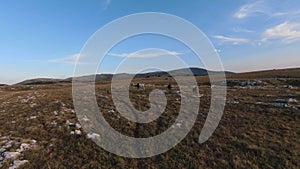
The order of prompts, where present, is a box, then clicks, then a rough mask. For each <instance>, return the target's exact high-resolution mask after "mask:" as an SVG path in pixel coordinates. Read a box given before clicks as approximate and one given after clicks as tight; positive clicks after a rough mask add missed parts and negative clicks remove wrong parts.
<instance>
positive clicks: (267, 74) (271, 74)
mask: <svg viewBox="0 0 300 169" xmlns="http://www.w3.org/2000/svg"><path fill="white" fill-rule="evenodd" d="M188 71H191V72H192V73H193V74H194V76H206V75H208V73H210V74H220V73H223V72H222V71H208V70H206V69H202V68H195V67H192V68H183V69H177V70H172V71H169V73H170V74H175V75H182V76H185V75H188ZM169 73H168V72H163V71H154V72H148V73H140V74H137V75H135V77H136V78H150V77H167V76H170V74H169ZM225 74H226V78H227V79H253V78H300V68H291V69H274V70H265V71H256V72H246V73H233V72H229V71H225ZM129 75H130V74H126V73H121V74H116V75H115V76H119V77H123V78H126V77H129ZM113 76H114V75H113V74H97V75H96V80H95V81H96V82H99V81H107V80H111V79H112V77H113ZM93 77H94V75H88V76H80V77H76V79H77V80H79V81H91V80H92V78H93ZM72 79H73V78H72V77H70V78H66V79H51V78H38V79H30V80H25V81H23V82H20V83H18V84H17V85H46V84H55V83H62V82H65V83H71V82H72Z"/></svg>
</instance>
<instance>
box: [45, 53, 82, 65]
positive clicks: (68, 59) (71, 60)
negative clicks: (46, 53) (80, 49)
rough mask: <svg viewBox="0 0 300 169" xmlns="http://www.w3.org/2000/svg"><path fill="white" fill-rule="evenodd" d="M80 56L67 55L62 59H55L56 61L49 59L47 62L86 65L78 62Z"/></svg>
mask: <svg viewBox="0 0 300 169" xmlns="http://www.w3.org/2000/svg"><path fill="white" fill-rule="evenodd" d="M81 57H82V55H81V54H80V53H77V54H73V55H68V56H65V57H62V58H57V59H51V60H48V61H49V62H54V63H63V64H72V65H75V64H88V63H83V62H78V60H79V58H81Z"/></svg>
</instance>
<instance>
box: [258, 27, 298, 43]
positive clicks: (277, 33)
mask: <svg viewBox="0 0 300 169" xmlns="http://www.w3.org/2000/svg"><path fill="white" fill-rule="evenodd" d="M269 39H279V40H282V42H284V43H290V42H293V41H296V40H300V23H289V22H284V23H281V24H279V25H276V26H274V27H272V28H269V29H267V30H266V31H265V32H264V33H263V39H262V41H263V42H265V41H267V40H269Z"/></svg>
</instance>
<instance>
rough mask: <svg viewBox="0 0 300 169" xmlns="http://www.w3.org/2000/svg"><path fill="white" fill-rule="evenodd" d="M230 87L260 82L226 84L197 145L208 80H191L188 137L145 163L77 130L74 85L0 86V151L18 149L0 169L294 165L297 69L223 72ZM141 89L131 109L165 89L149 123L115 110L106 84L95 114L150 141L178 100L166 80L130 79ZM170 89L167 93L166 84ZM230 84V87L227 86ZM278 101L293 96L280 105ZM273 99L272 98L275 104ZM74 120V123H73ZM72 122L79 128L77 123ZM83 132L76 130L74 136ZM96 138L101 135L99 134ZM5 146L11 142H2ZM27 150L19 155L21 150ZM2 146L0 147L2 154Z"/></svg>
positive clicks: (299, 94) (299, 146) (298, 163)
mask: <svg viewBox="0 0 300 169" xmlns="http://www.w3.org/2000/svg"><path fill="white" fill-rule="evenodd" d="M227 80H228V82H234V83H241V82H248V81H251V82H252V81H260V82H259V83H258V84H255V85H245V86H244V85H229V86H228V91H227V92H228V95H227V103H226V106H225V111H224V114H223V117H222V119H221V121H220V124H219V126H218V128H217V129H216V131H215V132H214V134H213V136H212V137H211V138H210V139H209V140H208V141H207V142H205V143H203V144H199V143H198V137H199V134H200V131H201V129H202V127H203V124H204V122H205V119H206V116H207V114H208V110H209V107H210V101H211V100H210V96H211V87H210V85H209V80H208V77H200V76H199V77H197V81H198V84H199V91H200V93H201V94H204V96H203V97H201V103H200V110H199V114H198V117H197V121H196V123H195V125H194V127H193V128H192V130H191V131H190V132H189V134H188V135H187V137H186V138H185V139H184V140H183V141H182V142H180V143H179V144H178V145H177V146H175V147H174V148H173V149H171V150H169V151H168V152H166V153H163V154H160V155H158V156H154V157H150V158H145V159H130V158H124V157H119V156H117V155H114V154H112V153H109V152H107V151H105V150H104V149H102V148H100V147H99V146H97V145H96V144H95V143H94V142H93V141H92V140H91V139H89V138H88V137H87V134H88V133H85V132H84V130H83V129H82V128H81V127H80V126H79V125H78V124H79V123H78V120H77V118H76V113H75V111H74V107H73V103H72V85H71V84H70V83H58V84H49V85H26V86H25V85H12V86H0V124H1V127H0V141H1V142H0V151H2V152H1V154H2V155H1V156H3V153H4V154H5V153H6V154H7V152H19V154H18V155H17V156H16V157H15V159H14V158H10V159H8V158H6V159H4V158H3V159H1V158H0V161H1V162H0V164H1V167H2V168H8V167H9V166H12V163H13V162H14V163H15V164H16V162H20V161H21V162H24V164H22V165H20V167H19V168H26V169H36V168H39V169H54V168H59V169H60V168H62V169H63V168H299V167H300V160H299V159H300V126H299V124H300V107H299V105H300V103H297V100H299V101H300V69H290V70H273V71H265V72H256V73H244V74H234V75H228V77H227ZM134 81H135V82H141V83H145V84H146V89H145V90H140V89H136V88H131V89H130V99H131V102H132V103H133V105H135V107H136V109H139V110H143V111H145V110H147V109H148V108H149V106H150V103H149V100H148V96H149V93H150V92H151V91H152V90H154V89H162V90H165V91H166V92H165V94H166V97H167V99H168V104H167V107H166V110H165V112H164V113H163V114H162V115H161V116H160V117H159V118H158V119H156V120H154V121H153V122H151V123H148V124H139V123H134V122H131V121H128V120H127V119H125V118H123V117H122V116H121V115H120V114H119V113H118V112H117V111H114V112H112V111H111V110H115V107H114V104H113V101H112V99H111V95H110V82H109V81H103V82H99V83H97V84H96V93H97V94H101V95H102V96H107V97H108V98H104V97H97V101H98V104H99V107H100V110H101V112H102V113H103V115H104V117H105V118H106V120H107V121H108V122H109V124H110V125H111V126H112V127H113V128H115V129H116V130H117V131H119V132H121V133H123V134H126V135H128V136H132V137H150V136H155V135H157V134H159V133H162V132H163V131H165V130H166V129H168V128H169V127H171V126H172V124H173V123H174V121H175V119H176V117H177V115H178V111H179V108H180V96H179V95H176V94H174V93H173V92H172V91H176V90H178V87H177V86H176V82H175V81H174V80H173V79H172V78H171V77H155V78H145V79H134ZM169 83H171V84H173V85H174V88H173V89H172V91H169V90H168V89H167V88H166V87H165V85H167V84H169ZM228 84H232V83H228ZM277 99H281V100H282V99H286V100H288V99H294V102H292V103H286V104H282V105H278V104H276V103H278V100H277ZM276 100H277V101H276ZM71 123H73V124H74V125H72V124H71ZM76 124H77V125H76ZM75 131H81V133H75ZM100 137H101V135H100ZM8 143H9V144H8ZM22 144H23V145H25V144H26V145H28V146H29V147H27V148H26V150H23V151H20V147H21V145H22ZM1 147H2V149H1Z"/></svg>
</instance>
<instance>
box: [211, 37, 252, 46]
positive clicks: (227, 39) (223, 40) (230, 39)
mask: <svg viewBox="0 0 300 169" xmlns="http://www.w3.org/2000/svg"><path fill="white" fill-rule="evenodd" d="M213 37H214V38H216V39H219V40H220V41H221V43H231V44H234V45H239V44H242V43H249V42H250V40H249V39H245V38H233V37H226V36H222V35H215V36H213Z"/></svg>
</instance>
